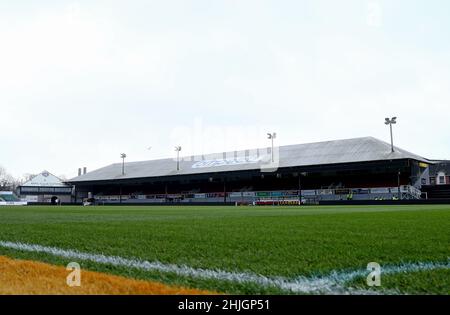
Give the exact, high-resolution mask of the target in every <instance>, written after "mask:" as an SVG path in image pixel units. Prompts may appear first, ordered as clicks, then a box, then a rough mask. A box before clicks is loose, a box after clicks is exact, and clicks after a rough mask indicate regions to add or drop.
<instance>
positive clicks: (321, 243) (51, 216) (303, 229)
mask: <svg viewBox="0 0 450 315" xmlns="http://www.w3.org/2000/svg"><path fill="white" fill-rule="evenodd" d="M0 241H4V242H21V243H27V244H39V245H44V246H52V247H58V248H63V249H72V250H77V251H81V252H88V253H96V254H105V255H111V256H120V257H125V258H138V259H142V260H148V261H159V262H161V263H163V264H176V265H186V266H189V267H193V268H203V269H214V270H224V271H229V272H245V273H252V274H258V275H262V276H267V277H286V278H292V279H294V278H296V277H299V276H305V277H311V276H317V275H324V274H328V273H330V272H332V271H342V270H355V269H359V270H365V269H366V266H367V264H368V263H369V262H378V263H379V264H380V265H381V267H382V268H383V266H384V265H395V264H402V263H420V262H444V263H445V262H448V261H449V257H450V205H414V206H402V205H396V206H323V207H321V206H306V207H220V206H219V207H213V206H202V207H194V206H173V207H172V206H164V207H158V206H154V207H142V206H123V207H119V206H98V207H81V206H62V207H44V206H42V207H40V206H29V207H0ZM0 255H5V256H9V257H15V258H23V259H33V260H39V261H44V262H49V263H53V264H58V265H65V264H67V263H68V262H70V261H72V260H71V259H65V258H60V257H56V256H52V255H50V254H45V253H33V252H26V251H19V250H13V249H8V248H4V247H1V246H0ZM80 264H81V266H82V268H87V269H90V270H95V271H101V272H108V273H112V274H118V275H124V276H127V277H132V278H137V279H149V280H157V281H162V282H164V283H168V284H176V285H183V286H187V287H195V288H201V289H209V290H215V291H218V292H224V293H235V294H267V293H275V294H278V293H287V292H286V291H283V290H282V289H280V288H276V287H261V286H259V285H257V284H254V283H235V282H233V281H225V280H217V279H199V278H195V277H190V276H179V275H175V274H171V273H161V272H154V271H143V270H138V269H133V268H125V267H118V266H116V267H115V266H110V265H107V264H100V263H95V262H90V261H82V262H80ZM367 273H368V272H367ZM381 282H382V283H381V284H382V285H381V287H378V288H376V289H372V290H375V291H377V290H378V291H379V292H384V291H383V290H396V292H398V293H408V294H417V293H427V294H449V293H450V271H449V269H448V268H443V269H437V270H428V271H416V272H402V273H397V274H389V275H386V276H383V273H382V274H381ZM0 285H1V284H0ZM348 286H352V287H355V288H361V289H368V287H367V285H366V281H365V277H359V278H357V279H354V280H352V281H351V282H350V283H348Z"/></svg>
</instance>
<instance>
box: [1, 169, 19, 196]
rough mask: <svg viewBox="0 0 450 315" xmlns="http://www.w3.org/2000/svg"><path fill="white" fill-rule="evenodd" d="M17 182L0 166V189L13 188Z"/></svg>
mask: <svg viewBox="0 0 450 315" xmlns="http://www.w3.org/2000/svg"><path fill="white" fill-rule="evenodd" d="M18 184H19V182H18V181H17V180H16V179H15V178H14V177H13V176H12V175H11V174H9V173H8V172H7V171H6V169H5V168H4V167H2V166H0V190H15V189H16V187H17V186H18Z"/></svg>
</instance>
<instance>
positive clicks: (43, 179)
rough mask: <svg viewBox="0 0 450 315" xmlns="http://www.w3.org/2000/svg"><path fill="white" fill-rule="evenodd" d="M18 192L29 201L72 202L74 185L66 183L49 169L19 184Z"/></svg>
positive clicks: (23, 198)
mask: <svg viewBox="0 0 450 315" xmlns="http://www.w3.org/2000/svg"><path fill="white" fill-rule="evenodd" d="M18 194H19V196H20V198H21V199H22V200H26V201H27V202H29V203H33V202H39V203H52V204H56V203H57V202H61V203H70V202H71V201H72V186H71V185H67V184H65V183H64V182H63V181H62V180H61V179H60V178H58V177H57V176H55V175H53V174H51V173H49V172H48V171H43V172H42V173H40V174H39V175H37V176H35V177H33V178H32V179H30V180H29V181H27V182H26V183H24V184H23V185H21V186H19V188H18Z"/></svg>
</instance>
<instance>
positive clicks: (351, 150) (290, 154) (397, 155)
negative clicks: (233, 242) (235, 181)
mask: <svg viewBox="0 0 450 315" xmlns="http://www.w3.org/2000/svg"><path fill="white" fill-rule="evenodd" d="M274 157H275V159H274V160H275V161H279V162H278V163H275V164H272V163H271V160H272V158H271V152H270V148H264V149H254V150H246V151H237V152H227V153H220V154H210V155H205V156H195V157H184V158H181V159H180V170H179V171H177V169H176V167H177V166H176V165H177V162H176V159H173V158H172V159H160V160H152V161H143V162H129V163H125V175H122V164H121V163H117V164H112V165H109V166H106V167H103V168H100V169H98V170H95V171H92V172H89V173H87V174H85V175H82V176H79V177H75V178H73V179H71V180H70V181H69V182H71V183H76V182H84V181H101V180H113V179H132V178H144V177H161V176H173V175H192V174H202V173H215V172H229V171H242V170H258V169H262V170H266V169H273V168H275V167H278V168H282V167H295V166H314V165H325V164H339V163H354V162H368V161H382V160H398V159H413V160H418V161H422V162H426V163H429V162H430V161H429V160H427V159H425V158H423V157H421V156H418V155H415V154H413V153H410V152H408V151H405V150H402V149H400V148H395V152H391V145H390V144H389V143H386V142H384V141H381V140H378V139H376V138H373V137H364V138H355V139H345V140H335V141H325V142H316V143H308V144H297V145H288V146H281V147H278V148H275V150H274Z"/></svg>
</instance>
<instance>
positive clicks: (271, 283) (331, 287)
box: [0, 241, 450, 294]
mask: <svg viewBox="0 0 450 315" xmlns="http://www.w3.org/2000/svg"><path fill="white" fill-rule="evenodd" d="M0 247H4V248H9V249H15V250H19V251H27V252H36V253H46V254H50V255H53V256H57V257H64V258H70V259H78V260H84V261H92V262H95V263H100V264H107V265H112V266H118V267H128V268H134V269H139V270H145V271H156V272H162V273H174V274H176V275H179V276H184V277H192V278H198V279H214V280H220V281H230V282H236V283H254V284H257V285H258V286H261V287H265V288H267V287H275V288H278V289H281V290H285V291H290V292H292V293H305V294H380V292H378V291H377V292H376V291H371V290H359V289H353V288H348V287H345V284H346V283H347V282H349V281H351V280H353V279H355V278H358V277H365V276H367V275H368V274H369V272H368V271H366V270H353V271H333V272H331V273H329V274H327V275H322V276H315V277H305V276H300V277H297V278H295V279H288V278H284V277H266V276H263V275H258V274H255V273H247V272H229V271H224V270H220V269H201V268H192V267H189V266H186V265H180V266H178V265H175V264H163V263H161V262H159V261H154V262H149V261H145V260H139V259H129V258H123V257H119V256H106V255H103V254H91V253H83V252H79V251H77V250H70V249H61V248H57V247H48V246H42V245H36V244H26V243H20V242H5V241H0ZM446 268H450V259H449V260H448V261H447V262H439V263H435V262H422V263H421V262H419V263H403V264H401V265H389V266H383V267H382V275H385V274H394V273H402V272H415V271H423V270H434V269H446ZM382 293H383V294H390V293H392V294H396V293H397V292H395V291H383V292H382Z"/></svg>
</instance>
